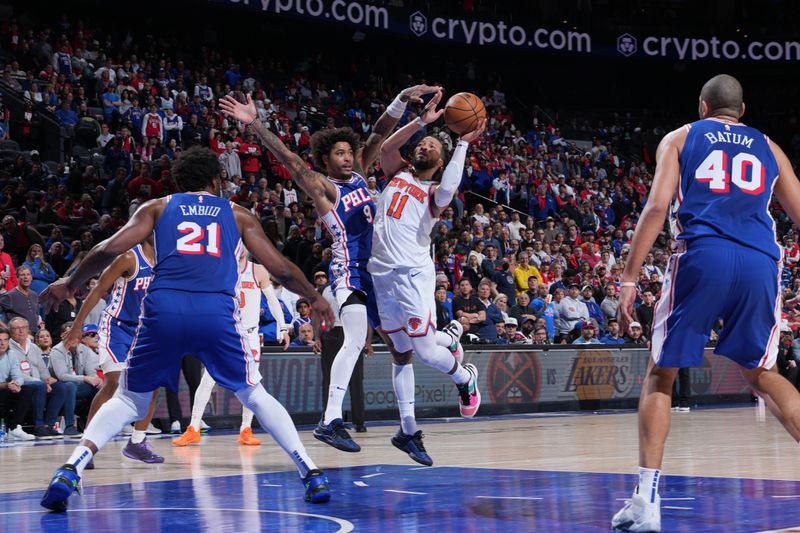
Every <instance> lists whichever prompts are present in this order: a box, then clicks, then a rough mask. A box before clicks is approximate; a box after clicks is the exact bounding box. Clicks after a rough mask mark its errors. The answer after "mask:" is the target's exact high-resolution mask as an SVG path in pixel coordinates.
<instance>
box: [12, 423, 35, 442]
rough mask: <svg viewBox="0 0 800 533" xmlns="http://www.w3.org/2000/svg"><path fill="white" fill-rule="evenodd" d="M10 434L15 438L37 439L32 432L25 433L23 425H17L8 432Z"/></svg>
mask: <svg viewBox="0 0 800 533" xmlns="http://www.w3.org/2000/svg"><path fill="white" fill-rule="evenodd" d="M8 435H9V436H10V437H12V438H13V439H14V440H36V437H35V436H34V435H31V434H30V433H25V430H24V429H22V426H20V425H17V427H15V428H14V429H12V430H11V431H9V432H8Z"/></svg>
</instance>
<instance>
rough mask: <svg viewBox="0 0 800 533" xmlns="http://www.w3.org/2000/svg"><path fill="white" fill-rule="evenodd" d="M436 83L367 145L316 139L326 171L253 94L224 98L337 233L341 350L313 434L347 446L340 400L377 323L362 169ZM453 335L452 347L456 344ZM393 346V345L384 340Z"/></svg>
mask: <svg viewBox="0 0 800 533" xmlns="http://www.w3.org/2000/svg"><path fill="white" fill-rule="evenodd" d="M438 91H440V88H439V87H430V86H427V85H417V86H414V87H409V88H407V89H405V90H404V91H403V92H401V93H400V94H399V95H397V97H396V98H395V100H394V101H393V102H392V103H391V104H390V105H389V106H388V107H387V109H386V112H385V113H383V115H381V117H380V118H379V119H378V121H377V122H376V123H375V125H374V127H373V130H372V134H371V135H370V136H369V138H368V139H367V141H366V145H365V146H364V147H363V148H360V147H359V145H360V140H359V137H358V135H356V134H355V133H354V132H353V131H352V130H351V129H350V128H339V129H328V130H321V131H318V132H316V133H315V134H314V135H313V136H312V137H311V148H312V152H313V157H314V161H315V163H316V164H317V165H318V166H319V167H321V168H324V169H325V172H326V174H327V175H325V176H324V175H322V174H320V173H318V172H314V171H313V170H311V169H309V168H308V167H307V166H306V164H305V162H303V160H302V159H300V157H299V156H298V155H297V154H295V153H293V152H292V151H291V150H289V149H288V148H287V147H286V146H285V145H284V144H283V142H281V140H280V139H279V138H278V137H277V136H275V135H274V134H273V133H272V132H270V131H269V130H268V129H267V128H266V127H265V126H264V125H263V124H262V123H261V122H260V121H258V120H256V118H257V116H258V114H257V112H256V108H255V105H254V104H253V102H252V99H251V98H250V96H249V95H248V96H247V101H246V104H242V103H240V102H239V101H237V100H236V99H235V98H233V97H232V96H226V97H224V98H222V99H221V100H220V108H221V109H222V111H223V112H224V113H226V114H227V115H228V116H230V117H232V118H235V119H237V120H239V121H241V122H243V123H245V124H246V125H248V126H249V127H250V128H251V129H252V130H253V131H254V132H255V133H256V134H257V135H258V136H259V138H260V139H261V141H262V142H264V144H265V145H266V146H267V148H268V149H269V150H270V151H271V152H272V153H273V154H274V155H275V156H276V157H277V158H278V160H279V161H280V162H281V163H283V164H284V165H285V166H286V167H287V168H288V169H289V171H290V172H291V174H292V177H293V178H294V180H295V182H296V183H297V184H298V185H299V186H300V188H301V189H303V191H304V192H305V193H306V194H308V195H309V196H310V197H311V199H312V201H313V202H314V207H315V208H316V210H317V213H318V214H319V216H320V218H321V219H322V222H323V223H324V224H325V226H326V228H327V229H328V231H329V232H330V234H331V236H332V237H333V241H334V242H333V245H332V246H331V248H332V250H333V259H332V261H331V266H330V271H331V280H332V281H331V288H332V290H333V294H334V297H335V298H336V301H337V303H338V304H339V310H340V311H339V315H340V319H341V323H342V325H343V327H344V343H343V344H342V347H341V349H340V350H339V352H338V353H337V354H336V357H335V358H334V361H333V366H332V368H331V381H330V387H329V390H328V404H327V407H326V409H325V413H324V415H323V417H322V420H321V421H320V423H319V425H318V426H317V428H316V429H315V430H314V437H316V438H317V439H319V440H321V441H322V442H325V443H326V444H330V445H331V446H333V447H334V448H337V449H339V450H343V451H346V452H358V451H360V450H361V447H360V446H359V445H358V444H356V442H355V441H353V439H352V438H351V437H350V434H349V433H348V432H347V429H346V428H345V425H344V422H343V420H342V402H343V401H344V396H345V393H346V392H347V384H348V383H349V382H350V377H351V375H352V373H353V368H354V367H355V364H356V362H357V361H358V357H359V356H360V354H361V351H362V350H363V349H364V344H365V342H366V340H367V335H368V331H370V330H369V326H370V325H371V326H372V327H377V326H378V325H379V318H378V310H377V304H376V302H375V292H374V290H373V287H372V278H371V276H370V274H369V273H368V272H367V262H368V261H369V258H370V256H371V253H372V221H373V217H374V215H375V202H374V201H373V200H372V197H371V195H370V193H369V190H368V189H367V183H366V181H365V180H364V171H365V170H368V169H369V168H370V166H371V165H372V163H373V162H374V161H375V159H376V158H377V155H378V153H379V151H380V147H381V144H382V143H383V140H384V139H385V138H386V137H387V136H388V135H389V134H390V133H391V132H392V130H393V129H394V127H395V126H396V125H397V122H398V121H399V119H400V118H401V117H402V116H403V113H404V111H405V107H406V105H407V103H408V102H409V101H411V102H421V101H422V100H421V98H420V97H421V96H423V95H425V94H431V93H436V92H438ZM457 340H458V339H455V341H454V340H453V339H450V338H449V340H448V343H449V344H448V345H457ZM387 344H389V346H390V349H391V343H390V341H388V339H387Z"/></svg>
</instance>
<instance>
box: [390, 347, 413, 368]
mask: <svg viewBox="0 0 800 533" xmlns="http://www.w3.org/2000/svg"><path fill="white" fill-rule="evenodd" d="M413 355H414V351H413V350H408V351H407V352H403V353H400V352H395V351H392V358H393V359H394V364H396V365H407V364H409V363H411V358H412V357H413Z"/></svg>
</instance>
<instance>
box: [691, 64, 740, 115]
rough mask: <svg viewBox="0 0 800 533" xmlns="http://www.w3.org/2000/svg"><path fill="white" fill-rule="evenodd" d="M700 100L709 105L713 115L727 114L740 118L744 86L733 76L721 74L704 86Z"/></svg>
mask: <svg viewBox="0 0 800 533" xmlns="http://www.w3.org/2000/svg"><path fill="white" fill-rule="evenodd" d="M700 99H701V100H703V101H705V103H706V104H708V108H709V112H710V113H711V114H727V115H732V116H735V117H738V116H739V114H740V113H741V112H742V101H743V91H742V84H741V83H739V80H737V79H736V78H734V77H733V76H729V75H728V74H719V75H717V76H714V77H713V78H711V79H710V80H708V81H707V82H706V84H705V85H703V88H702V89H701V90H700Z"/></svg>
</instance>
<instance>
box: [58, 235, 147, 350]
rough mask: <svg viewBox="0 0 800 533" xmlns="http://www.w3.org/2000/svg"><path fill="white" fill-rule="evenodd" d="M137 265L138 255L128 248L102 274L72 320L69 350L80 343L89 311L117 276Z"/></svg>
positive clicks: (67, 340) (68, 337)
mask: <svg viewBox="0 0 800 533" xmlns="http://www.w3.org/2000/svg"><path fill="white" fill-rule="evenodd" d="M135 267H136V255H135V254H134V253H133V252H132V251H130V250H128V251H127V252H125V253H124V254H122V255H121V256H119V257H117V258H116V259H114V262H113V263H111V264H110V265H109V266H108V268H106V269H105V270H104V271H103V273H102V274H100V278H99V279H98V280H97V285H95V286H94V289H92V290H91V291H89V294H88V295H87V296H86V299H85V300H84V301H83V304H82V305H81V309H80V311H78V316H76V317H75V320H73V322H72V328H70V330H69V331H68V332H67V335H66V336H65V337H64V345H65V346H66V347H67V349H68V350H70V351H72V350H74V349H75V348H76V347H77V346H78V344H80V342H81V328H82V327H83V323H84V322H85V321H86V317H87V316H89V313H91V312H92V309H94V306H95V305H97V302H99V301H100V299H101V298H102V297H103V295H104V294H106V293H107V292H108V291H110V290H111V288H112V287H113V286H114V282H115V281H116V280H117V278H119V277H121V276H125V275H129V274H130V273H131V272H132V271H133V269H134V268H135Z"/></svg>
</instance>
